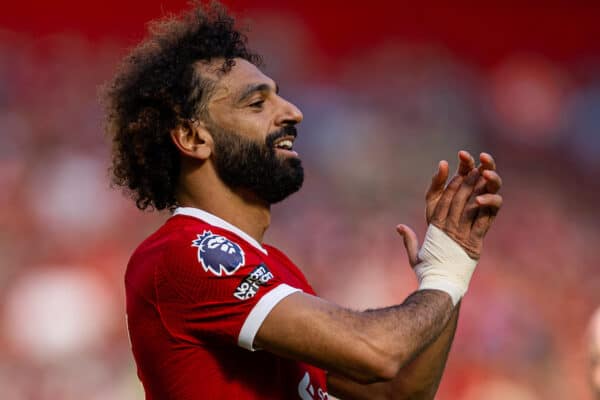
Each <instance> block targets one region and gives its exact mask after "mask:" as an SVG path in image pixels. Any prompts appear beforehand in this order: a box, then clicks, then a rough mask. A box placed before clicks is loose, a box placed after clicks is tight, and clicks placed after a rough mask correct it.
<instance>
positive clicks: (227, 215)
mask: <svg viewBox="0 0 600 400" xmlns="http://www.w3.org/2000/svg"><path fill="white" fill-rule="evenodd" d="M182 169H183V168H182ZM211 172H214V171H212V168H210V167H209V165H204V166H203V168H197V169H194V170H191V169H187V171H185V170H184V171H182V175H181V179H180V185H179V190H178V192H177V200H178V203H179V204H180V205H181V206H182V207H195V208H200V209H202V210H204V211H206V212H209V213H211V214H213V215H216V216H217V217H219V218H221V219H224V220H225V221H227V222H229V223H230V224H232V225H234V226H236V227H238V228H239V229H241V230H242V231H244V232H246V233H247V234H248V235H250V236H251V237H252V238H254V239H255V240H256V241H257V242H259V243H262V241H263V237H264V234H265V232H266V231H267V228H268V227H269V224H270V223H271V209H270V207H269V205H268V204H266V203H264V202H262V201H260V200H258V199H257V198H256V196H255V195H252V194H249V193H245V192H243V191H236V190H231V189H230V188H229V187H227V186H226V185H225V184H224V183H223V182H222V181H221V179H219V177H218V176H217V175H216V173H211Z"/></svg>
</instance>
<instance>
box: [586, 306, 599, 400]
mask: <svg viewBox="0 0 600 400" xmlns="http://www.w3.org/2000/svg"><path fill="white" fill-rule="evenodd" d="M588 345H589V363H590V368H589V377H590V384H591V388H592V393H593V395H594V398H595V399H600V308H598V309H596V311H595V312H594V314H593V315H592V318H591V319H590V325H589V328H588Z"/></svg>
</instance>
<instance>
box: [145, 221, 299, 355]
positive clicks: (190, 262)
mask: <svg viewBox="0 0 600 400" xmlns="http://www.w3.org/2000/svg"><path fill="white" fill-rule="evenodd" d="M168 249H169V250H167V252H166V254H165V257H164V261H163V262H162V263H161V265H160V266H158V268H157V270H156V277H155V285H156V296H157V308H158V312H159V313H160V315H161V318H162V320H163V324H164V326H165V329H167V330H168V331H169V332H170V334H171V335H173V336H174V337H175V338H177V339H179V340H182V341H185V342H188V343H193V344H207V343H214V342H215V341H217V342H224V343H231V344H237V345H239V346H241V347H243V348H245V349H248V350H251V351H254V350H255V349H254V347H253V342H254V338H255V336H256V333H257V332H258V329H259V328H260V326H261V325H262V323H263V321H264V320H265V318H266V317H267V315H268V314H269V312H270V311H271V310H272V309H273V307H275V305H277V303H279V301H281V300H282V299H284V298H285V297H287V296H289V295H290V294H292V293H295V292H297V291H300V289H298V288H295V287H292V286H290V285H287V284H286V283H284V282H283V281H282V277H281V276H278V274H277V273H276V271H274V270H273V268H270V267H269V265H268V258H267V257H264V256H263V254H262V253H261V252H260V251H259V250H258V249H255V248H254V247H252V246H251V245H249V244H247V243H245V242H243V241H241V240H239V239H237V238H236V237H235V235H228V234H227V233H226V232H215V230H214V229H213V230H209V229H205V230H202V231H201V232H187V230H186V231H184V232H180V233H178V237H177V239H176V240H173V241H172V243H170V245H169V246H168Z"/></svg>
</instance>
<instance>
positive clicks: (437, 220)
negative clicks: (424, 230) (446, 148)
mask: <svg viewBox="0 0 600 400" xmlns="http://www.w3.org/2000/svg"><path fill="white" fill-rule="evenodd" d="M458 159H459V165H458V168H457V171H456V174H455V175H454V176H453V177H452V179H451V180H450V182H449V183H448V184H447V185H446V181H447V180H448V175H449V170H448V163H447V162H446V161H440V163H439V165H438V170H437V171H436V173H435V174H434V175H433V177H432V179H431V185H430V187H429V189H428V190H427V194H426V197H425V198H426V211H425V216H426V220H427V223H428V224H433V225H435V226H436V227H438V228H440V229H441V230H442V231H444V232H445V233H446V234H447V235H448V236H450V237H451V238H452V239H453V240H454V241H456V242H457V243H458V244H460V246H461V247H462V248H463V249H464V250H465V252H466V253H467V254H468V255H469V257H471V258H473V259H478V258H479V256H480V254H481V248H482V246H483V238H484V236H485V234H486V233H487V231H488V229H489V228H490V226H491V225H492V223H493V221H494V217H495V216H496V214H497V213H498V211H499V209H500V208H501V206H502V196H500V195H499V194H498V191H499V190H500V188H501V186H502V179H501V178H500V176H499V175H498V173H497V172H496V163H495V161H494V159H493V158H492V156H491V155H489V154H487V153H481V154H480V156H479V161H480V164H479V165H478V166H477V167H476V166H475V160H474V159H473V157H472V156H471V155H470V154H469V153H468V152H466V151H460V152H459V153H458ZM396 229H397V231H398V233H400V234H401V235H402V236H403V238H404V244H405V246H406V249H407V252H408V258H409V261H410V263H411V265H412V266H414V265H416V264H417V263H418V256H417V252H418V240H417V236H416V234H415V233H414V232H413V231H412V229H410V228H409V227H408V226H406V225H398V226H397V228H396Z"/></svg>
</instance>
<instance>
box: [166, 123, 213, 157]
mask: <svg viewBox="0 0 600 400" xmlns="http://www.w3.org/2000/svg"><path fill="white" fill-rule="evenodd" d="M171 140H173V143H174V144H175V146H177V148H178V149H179V151H181V152H182V153H183V154H184V155H186V156H188V157H192V158H196V159H199V160H206V159H208V157H210V154H211V153H212V143H213V142H212V137H211V136H210V134H209V133H208V131H207V130H206V129H205V128H204V126H203V125H202V123H201V122H197V121H193V122H189V123H185V124H182V125H178V126H177V127H176V128H175V129H173V130H171Z"/></svg>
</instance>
